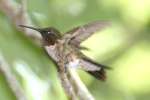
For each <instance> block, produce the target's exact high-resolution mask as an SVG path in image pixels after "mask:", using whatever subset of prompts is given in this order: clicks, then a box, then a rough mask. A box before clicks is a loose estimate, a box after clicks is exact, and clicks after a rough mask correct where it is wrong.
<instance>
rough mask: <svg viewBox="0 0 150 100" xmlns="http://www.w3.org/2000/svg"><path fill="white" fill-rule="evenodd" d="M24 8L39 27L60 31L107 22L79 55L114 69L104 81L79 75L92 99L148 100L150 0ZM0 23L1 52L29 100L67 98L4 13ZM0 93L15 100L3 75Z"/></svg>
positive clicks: (59, 2) (80, 0)
mask: <svg viewBox="0 0 150 100" xmlns="http://www.w3.org/2000/svg"><path fill="white" fill-rule="evenodd" d="M17 1H18V2H20V0H17ZM27 10H28V14H29V16H30V18H31V19H32V21H33V23H34V24H35V25H36V26H37V27H46V26H53V27H56V28H57V29H59V30H61V32H62V33H63V32H66V31H68V30H70V29H72V28H73V27H75V26H79V25H83V24H85V23H88V22H91V21H95V20H109V21H110V22H111V23H112V26H111V27H108V28H107V29H105V30H103V31H101V32H99V33H97V34H95V35H93V36H92V37H91V38H89V39H88V40H87V41H85V42H84V43H83V44H82V45H84V46H86V47H88V48H90V51H83V52H84V53H85V54H86V55H88V56H89V57H91V58H93V59H95V60H96V61H97V62H99V63H103V64H106V65H108V66H111V67H112V68H113V70H110V71H108V79H107V81H106V82H101V81H98V80H96V79H94V78H93V77H91V76H89V75H87V74H86V73H84V72H83V71H79V74H80V76H81V78H82V80H83V81H84V82H85V84H86V85H87V87H88V88H89V90H90V92H91V93H92V94H93V95H94V97H95V98H96V100H149V98H150V95H149V94H150V78H149V77H150V45H149V43H150V41H149V40H150V35H149V34H150V1H149V0H28V9H27ZM0 23H1V24H0V53H2V54H3V55H4V56H5V58H6V60H7V61H8V63H9V65H10V67H11V68H12V70H13V72H14V73H15V75H16V76H17V78H18V80H19V81H20V83H21V84H22V87H23V88H24V90H25V91H26V95H27V96H28V99H29V100H56V97H57V100H66V97H65V94H64V93H63V90H62V88H61V85H60V83H59V80H58V78H57V73H56V69H55V67H54V65H53V63H52V62H51V61H50V60H49V59H48V57H47V56H46V54H45V53H44V52H43V49H42V48H39V47H37V46H36V45H34V44H33V42H32V41H31V40H30V39H28V38H27V37H26V36H24V35H23V33H21V32H19V31H17V30H16V29H15V27H14V26H13V24H12V23H11V21H10V19H9V18H8V16H6V15H5V14H4V13H3V12H0ZM0 94H1V95H0V100H15V97H14V95H13V93H12V91H11V89H10V88H9V86H8V84H7V83H6V80H5V78H3V76H2V75H1V76H0ZM13 98H14V99H13Z"/></svg>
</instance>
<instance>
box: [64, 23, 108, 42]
mask: <svg viewBox="0 0 150 100" xmlns="http://www.w3.org/2000/svg"><path fill="white" fill-rule="evenodd" d="M109 24H110V23H109V22H106V21H95V22H91V23H88V24H86V25H83V26H79V27H76V28H74V29H72V30H70V31H69V32H67V33H66V34H65V35H64V37H67V36H68V35H70V37H71V39H70V43H71V44H74V45H79V44H80V43H81V42H82V41H84V40H86V39H87V38H88V37H90V36H91V35H92V34H93V33H95V32H97V31H100V30H102V29H103V28H105V27H106V26H108V25H109Z"/></svg>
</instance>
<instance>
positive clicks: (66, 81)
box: [0, 0, 93, 100]
mask: <svg viewBox="0 0 150 100" xmlns="http://www.w3.org/2000/svg"><path fill="white" fill-rule="evenodd" d="M22 4H23V5H22V6H21V5H19V4H16V3H15V2H14V1H12V0H0V10H1V11H3V12H4V13H5V14H6V15H7V16H8V17H9V18H10V19H11V21H12V22H13V24H15V26H16V27H17V28H18V25H19V24H23V25H32V24H31V21H30V18H29V17H28V15H27V11H26V0H22ZM20 7H21V9H19V8H20ZM23 31H24V33H25V34H26V35H27V36H28V37H30V38H32V39H33V40H34V41H35V42H36V43H37V42H38V44H39V42H41V37H40V36H39V34H37V33H36V32H33V31H32V30H28V29H24V30H23ZM45 50H46V51H47V53H48V55H49V56H51V58H52V59H54V60H55V61H56V62H57V61H58V59H57V57H56V55H55V51H54V50H53V48H51V47H45ZM69 71H70V72H69V73H72V71H71V70H69ZM59 77H60V80H61V83H62V86H63V88H64V89H65V91H66V93H67V95H68V96H69V97H70V99H73V100H75V99H76V98H77V97H76V96H75V94H78V96H79V98H80V99H84V100H93V97H92V96H91V94H90V93H89V92H88V90H87V88H86V87H85V85H84V84H83V83H82V82H81V80H80V78H79V76H78V74H77V73H76V72H75V71H74V72H73V73H72V74H70V75H69V77H70V78H69V77H68V76H67V75H66V74H65V73H64V72H62V71H60V72H59ZM70 81H72V82H70ZM72 84H73V85H72ZM74 90H76V91H74Z"/></svg>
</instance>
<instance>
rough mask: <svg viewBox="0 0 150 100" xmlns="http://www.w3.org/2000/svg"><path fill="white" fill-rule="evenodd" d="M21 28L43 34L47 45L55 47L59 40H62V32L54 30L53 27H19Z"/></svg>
mask: <svg viewBox="0 0 150 100" xmlns="http://www.w3.org/2000/svg"><path fill="white" fill-rule="evenodd" d="M19 26H20V27H24V28H29V29H32V30H36V31H38V32H39V33H40V34H41V36H42V37H43V40H44V44H45V45H53V44H55V43H56V41H57V39H60V38H61V34H60V32H59V31H58V30H57V29H55V28H52V27H48V28H34V27H30V26H25V25H19Z"/></svg>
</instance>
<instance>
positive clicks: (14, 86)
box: [0, 54, 27, 100]
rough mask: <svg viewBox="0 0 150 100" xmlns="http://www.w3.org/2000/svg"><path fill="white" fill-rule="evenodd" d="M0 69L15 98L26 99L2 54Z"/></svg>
mask: <svg viewBox="0 0 150 100" xmlns="http://www.w3.org/2000/svg"><path fill="white" fill-rule="evenodd" d="M0 71H1V72H2V73H3V74H4V76H5V78H6V81H7V83H8V84H9V86H10V88H11V89H12V91H13V93H14V94H15V96H16V98H17V100H27V99H26V96H25V95H24V91H23V89H22V88H21V86H20V84H19V82H18V81H17V78H16V76H15V75H14V74H13V73H12V72H11V70H10V68H9V66H8V64H7V62H6V61H5V60H4V58H3V56H2V55H1V54H0Z"/></svg>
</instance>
